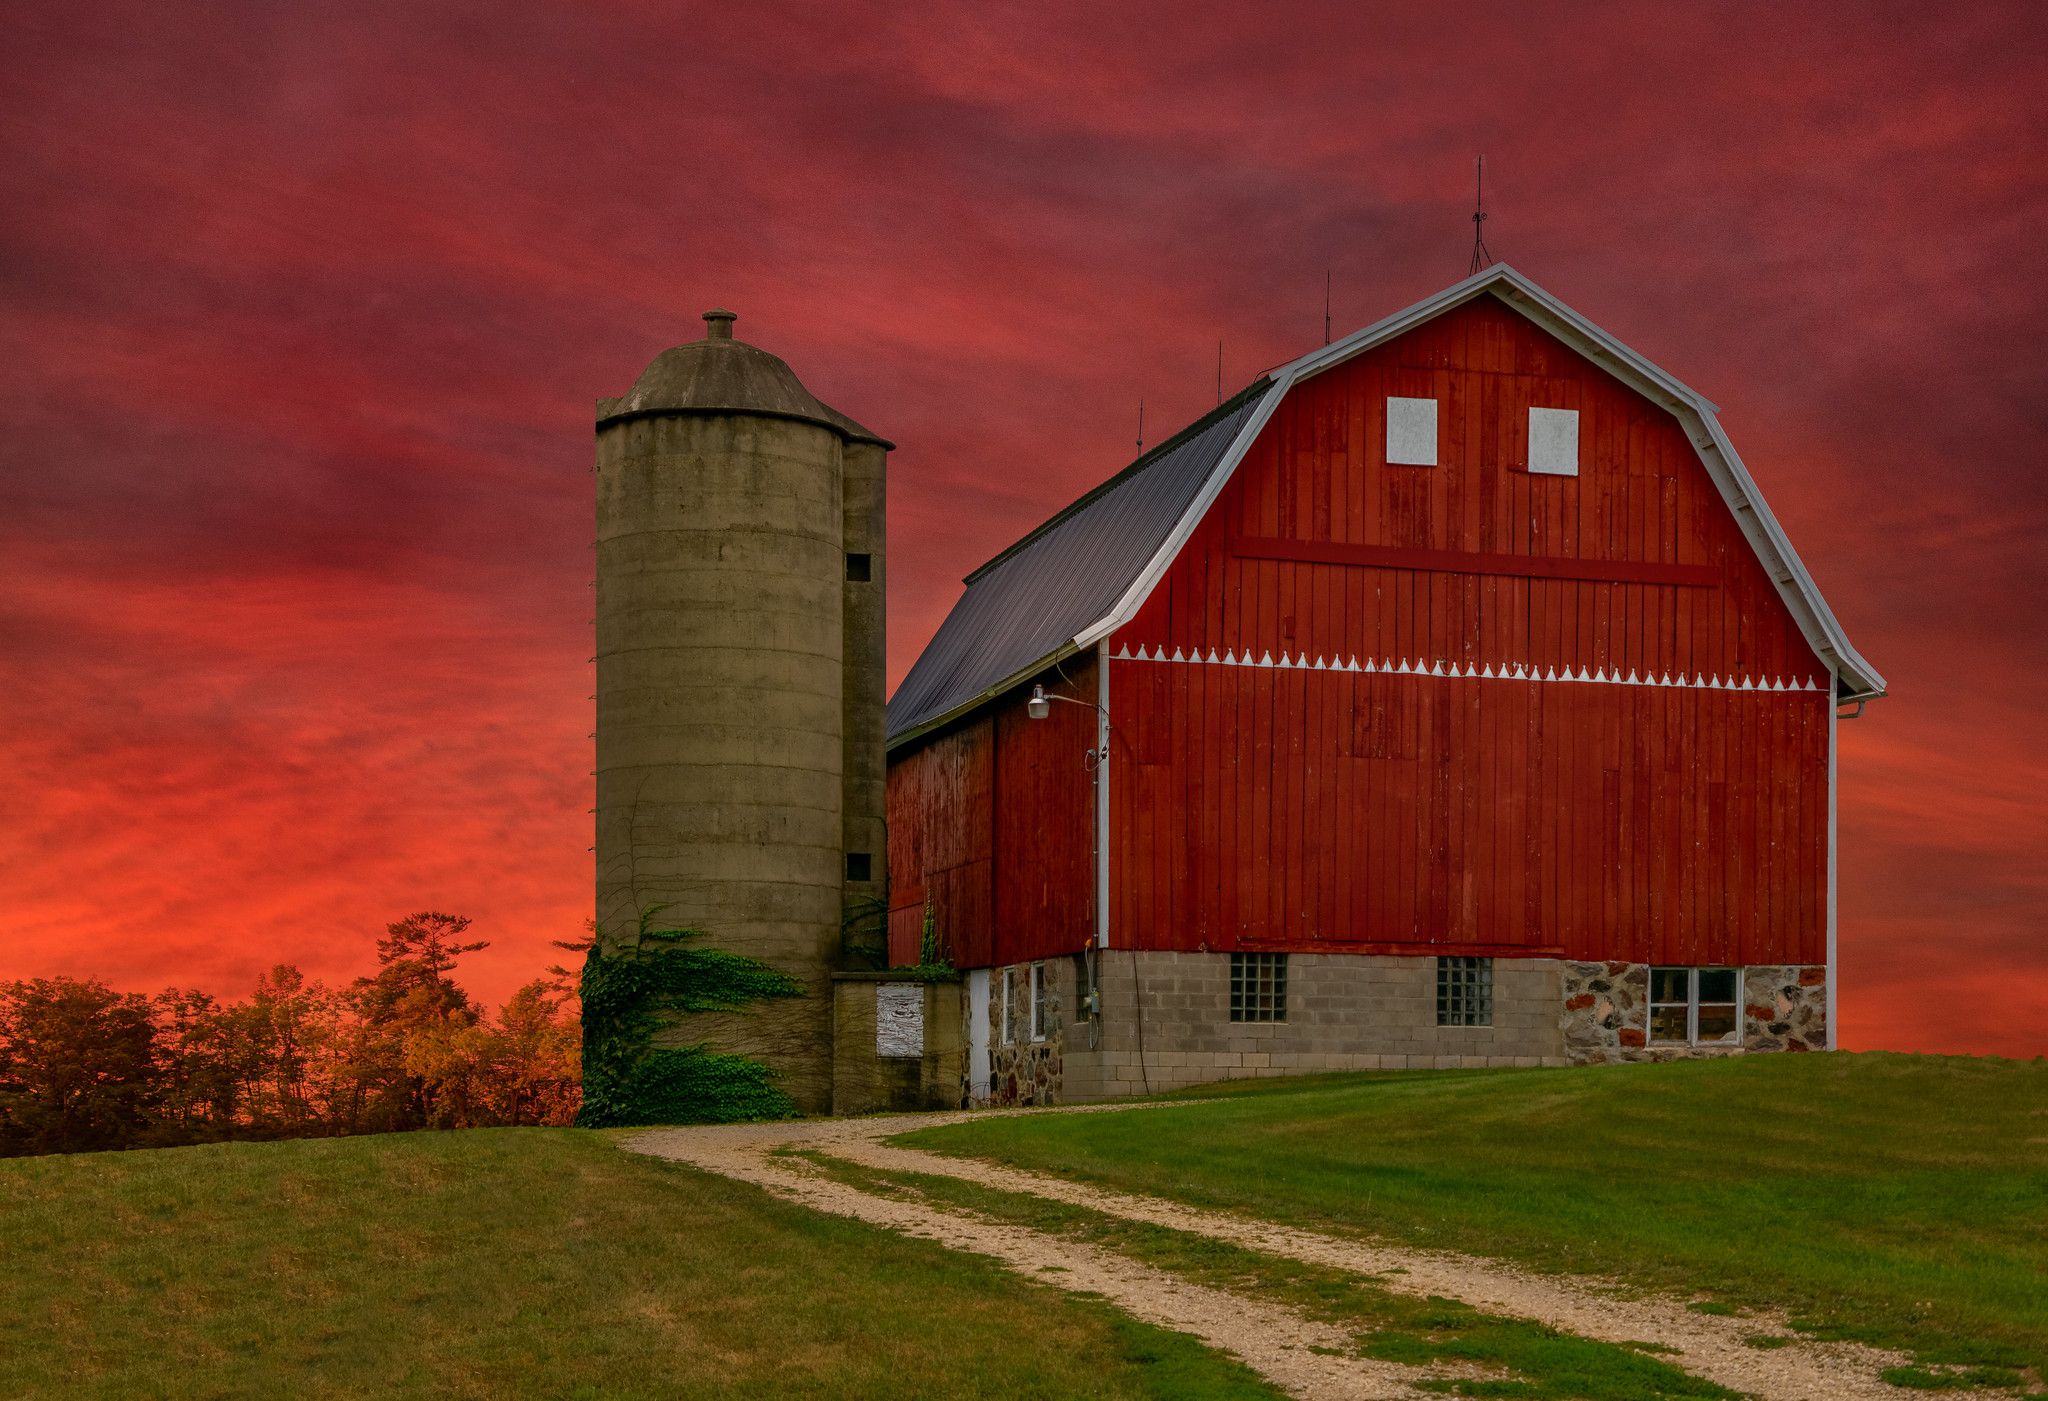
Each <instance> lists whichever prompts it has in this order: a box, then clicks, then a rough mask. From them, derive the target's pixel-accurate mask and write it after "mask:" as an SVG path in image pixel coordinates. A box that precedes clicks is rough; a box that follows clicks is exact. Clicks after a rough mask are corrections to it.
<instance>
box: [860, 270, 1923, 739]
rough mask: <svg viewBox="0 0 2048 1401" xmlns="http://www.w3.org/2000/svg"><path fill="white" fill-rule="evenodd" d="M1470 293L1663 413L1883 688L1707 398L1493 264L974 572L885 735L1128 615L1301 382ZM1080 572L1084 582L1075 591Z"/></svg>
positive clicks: (1821, 618) (946, 716)
mask: <svg viewBox="0 0 2048 1401" xmlns="http://www.w3.org/2000/svg"><path fill="white" fill-rule="evenodd" d="M1479 297H1492V298H1494V299H1496V300H1498V301H1499V302H1501V303H1502V304H1503V305H1505V306H1507V307H1508V308H1510V309H1512V310H1514V311H1515V312H1517V313H1519V314H1520V315H1522V316H1524V317H1526V318H1527V319H1528V320H1530V321H1531V322H1533V323H1534V324H1536V325H1537V326H1539V327H1541V328H1542V329H1543V330H1545V331H1547V332H1549V333H1550V334H1551V335H1553V336H1555V337H1556V338H1557V339H1558V340H1560V341H1562V342H1563V343H1564V344H1565V345H1567V346H1568V347H1570V348H1571V349H1572V350H1574V351H1576V352H1578V353H1579V354H1581V355H1583V356H1584V357H1585V358H1586V359H1587V360H1589V361H1590V362H1592V363H1593V364H1595V365H1597V366H1599V367H1600V368H1601V369H1603V370H1605V371H1606V372H1607V373H1609V374H1611V375H1613V376H1614V377H1615V378H1616V379H1618V380H1620V381H1621V382H1622V383H1624V384H1626V385H1628V386H1629V387H1630V388H1632V389H1635V390H1636V391H1637V392H1639V393H1641V394H1643V395H1644V396H1645V397H1647V398H1649V399H1650V400H1651V401H1652V402H1653V403H1656V404H1658V405H1660V406H1662V407H1664V408H1665V409H1667V410H1669V411H1670V412H1671V413H1672V414H1673V415H1674V416H1675V417H1676V418H1677V419H1678V420H1679V423H1680V425H1681V426H1682V427H1683V428H1684V430H1685V433H1686V437H1687V439H1688V440H1689V441H1690V443H1691V444H1692V447H1693V449H1694V451H1695V452H1696V453H1697V454H1698V457H1699V460H1700V462H1701V465H1702V466H1703V467H1705V469H1706V471H1707V474H1708V476H1709V477H1710V478H1711V479H1712V480H1713V482H1714V485H1715V487H1716V488H1717V489H1718V490H1719V492H1720V494H1721V496H1722V498H1723V499H1724V500H1725V501H1726V503H1727V505H1728V507H1729V509H1730V511H1731V512H1732V513H1733V515H1734V517H1735V520H1736V522H1737V523H1738V525H1739V526H1740V528H1741V530H1742V532H1743V535H1744V537H1745V538H1746V540H1747V541H1748V543H1749V545H1750V547H1751V549H1752V550H1753V551H1754V552H1755V554H1756V556H1757V558H1758V560H1759V562H1760V563H1761V564H1762V565H1763V567H1764V570H1765V572H1766V573H1767V574H1768V575H1769V577H1770V579H1771V581H1772V584H1773V585H1774V586H1775V588H1776V589H1777V591H1778V593H1779V595H1780V597H1781V598H1782V599H1783V600H1784V602H1785V604H1786V606H1787V608H1788V609H1789V610H1790V612H1791V614H1792V617H1793V618H1794V620H1795V621H1796V622H1797V623H1798V625H1799V628H1800V631H1801V633H1802V634H1803V635H1804V637H1805V638H1806V641H1807V642H1808V644H1809V645H1810V646H1812V648H1813V650H1814V651H1815V653H1816V654H1818V655H1819V657H1820V658H1821V659H1822V661H1823V663H1824V664H1825V665H1826V666H1827V667H1828V668H1829V670H1830V671H1832V672H1833V673H1834V675H1835V676H1836V678H1837V682H1836V688H1837V694H1838V696H1840V697H1842V698H1843V699H1864V698H1873V697H1876V696H1880V695H1882V694H1884V690H1885V681H1884V677H1883V676H1882V675H1880V674H1879V673H1878V671H1877V670H1876V669H1875V668H1874V667H1872V666H1871V665H1870V663H1869V662H1867V661H1866V660H1864V658H1863V656H1862V655H1861V654H1860V653H1858V652H1857V651H1856V649H1855V648H1854V647H1853V646H1852V645H1851V644H1850V642H1849V640H1848V637H1847V635H1846V634H1845V633H1844V631H1843V629H1842V626H1841V624H1840V622H1839V621H1837V620H1836V618H1835V615H1834V613H1833V611H1832V610H1831V609H1830V608H1829V607H1828V605H1827V602H1826V600H1825V599H1823V598H1822V597H1821V594H1820V590H1819V588H1818V586H1817V585H1816V584H1815V583H1814V581H1813V577H1812V576H1811V575H1810V574H1809V573H1808V572H1807V570H1806V567H1805V565H1804V564H1803V563H1802V562H1801V560H1800V558H1799V555H1798V552H1797V551H1795V550H1794V549H1793V548H1792V543H1791V541H1790V540H1789V539H1788V538H1787V537H1786V535H1785V532H1784V529H1783V527H1781V526H1780V525H1779V524H1778V521H1777V518H1776V517H1775V516H1774V515H1773V514H1772V513H1771V509H1770V507H1769V505H1768V504H1766V503H1765V501H1764V498H1763V494H1762V492H1761V491H1760V490H1759V489H1758V487H1757V485H1756V482H1755V480H1754V479H1753V478H1752V477H1751V476H1750V474H1749V471H1748V469H1747V468H1746V467H1745V466H1744V465H1743V462H1742V459H1741V457H1740V456H1739V455H1738V454H1737V453H1736V451H1735V447H1734V445H1733V443H1731V442H1730V441H1729V439H1728V436H1727V434H1726V432H1725V431H1724V430H1723V429H1722V428H1721V425H1720V422H1719V419H1718V417H1717V412H1718V410H1717V408H1716V406H1715V405H1714V404H1713V403H1712V401H1710V400H1708V399H1707V398H1706V397H1705V396H1704V395H1701V394H1699V393H1697V392H1696V391H1695V390H1693V389H1692V388H1691V387H1690V386H1688V385H1686V384H1685V383H1684V382H1683V381H1681V380H1679V379H1678V378H1677V377H1676V376H1674V375H1672V374H1670V373H1669V372H1668V371H1666V370H1664V369H1662V368H1661V367H1659V366H1658V365H1656V364H1654V363H1653V362H1651V361H1650V360H1649V359H1647V358H1646V357H1644V356H1642V355H1640V354H1638V353H1637V352H1636V351H1634V350H1632V349H1631V348H1629V347H1628V346H1626V345H1624V344H1622V343H1621V342H1620V341H1618V340H1616V339H1615V338H1614V337H1613V336H1611V335H1609V334H1608V333H1607V332H1606V331H1604V330H1602V329H1601V328H1600V327H1598V326H1596V325H1594V324H1593V323H1592V322H1591V321H1589V320H1587V319H1586V318H1585V317H1583V316H1581V315H1579V313H1577V312H1575V311H1573V310H1572V309H1571V308H1570V307H1568V306H1566V305H1565V304H1564V303H1563V302H1561V301H1559V300H1557V298H1555V297H1553V296H1551V295H1550V294H1549V293H1548V292H1546V291H1544V290H1543V289H1542V288H1541V287H1539V286H1537V285H1536V284H1535V283H1534V282H1532V281H1530V280H1529V279H1528V278H1527V277H1525V276H1523V275H1522V274H1521V273H1520V272H1518V271H1516V270H1515V269H1514V268H1513V267H1511V266H1509V265H1508V264H1506V263H1496V264H1494V265H1493V266H1491V267H1488V268H1485V269H1483V270H1481V271H1480V272H1477V273H1474V274H1473V275H1472V276H1470V277H1467V278H1465V279H1463V280H1462V281H1459V282H1456V283H1453V284H1452V285H1451V286H1449V287H1446V288H1444V289H1443V290H1442V291H1441V292H1438V293H1436V294H1435V295H1434V296H1431V297H1427V298H1424V299H1423V300H1422V301H1419V302H1416V303H1415V304H1414V305H1412V306H1409V307H1406V308H1404V309H1402V310H1400V311H1397V312H1395V313H1394V314H1393V315H1391V316H1388V317H1385V318H1383V319H1382V320H1380V321H1376V322H1374V323H1373V324H1372V325H1370V326H1366V327H1364V328H1362V329H1360V330H1358V331H1355V332H1353V333H1352V334H1350V335H1348V336H1345V337H1342V338H1340V339H1338V340H1336V341H1333V342H1331V343H1330V344H1329V345H1326V346H1321V347H1319V348H1317V349H1316V350H1314V351H1311V352H1310V353H1309V354H1307V355H1304V356H1301V357H1300V358H1299V359H1296V360H1293V361H1291V362H1289V363H1287V364H1285V365H1282V366H1280V367H1279V368H1278V369H1275V370H1273V371H1271V372H1270V373H1269V374H1267V375H1263V376H1261V377H1260V378H1259V380H1257V381H1255V382H1254V383H1253V384H1252V385H1251V386H1250V387H1248V388H1247V389H1246V390H1245V391H1243V392H1242V393H1240V394H1239V395H1238V396H1237V397H1236V398H1234V399H1233V400H1231V401H1230V402H1229V403H1228V404H1226V405H1223V406H1220V407H1219V409H1218V410H1217V411H1216V412H1213V413H1211V414H1209V415H1207V416H1205V417H1204V418H1202V419H1200V420H1197V422H1196V423H1195V424H1192V425H1190V427H1189V428H1188V429H1185V430H1183V431H1182V432H1181V433H1180V434H1177V435H1175V437H1174V438H1172V439H1170V440H1169V441H1168V442H1167V443H1164V444H1162V445H1161V446H1160V448H1158V449H1155V450H1154V451H1153V452H1152V453H1148V454H1146V455H1145V456H1143V457H1141V458H1139V459H1138V460H1137V461H1136V462H1134V463H1132V464H1131V465H1130V467H1128V468H1126V469H1125V470H1124V471H1123V472H1121V473H1119V474H1118V475H1117V476H1115V477H1113V478H1111V479H1110V480H1109V481H1108V482H1105V483H1104V484H1103V485H1102V486H1100V487H1097V488H1096V489H1095V490H1094V491H1092V492H1090V493H1088V494H1087V495H1085V496H1083V497H1082V498H1080V499H1079V500H1078V501H1076V502H1074V503H1073V504H1072V505H1071V506H1069V507H1067V508H1066V509H1065V510H1063V511H1061V512H1059V513H1058V514H1057V515H1055V516H1054V517H1052V519H1050V520H1048V521H1047V522H1046V523H1045V524H1043V525H1041V526H1039V527H1038V528H1037V529H1036V530H1034V531H1032V532H1031V533H1030V534H1028V535H1026V536H1025V537H1024V538H1023V539H1022V540H1020V541H1018V542H1017V543H1016V544H1015V545H1013V546H1011V547H1010V548H1009V549H1008V550H1006V551H1004V552H1003V553H1002V554H1000V555H998V556H996V557H995V558H994V559H993V560H991V561H989V562H988V563H987V564H985V565H983V566H982V567H981V568H980V569H978V570H976V571H975V572H974V573H973V574H971V575H969V576H968V580H967V585H968V587H967V592H966V593H965V594H964V595H963V596H962V597H961V598H960V600H959V601H958V602H957V603H955V605H954V607H953V610H952V612H951V613H950V614H948V616H947V618H946V620H945V622H944V623H942V624H941V625H940V628H939V631H938V632H937V633H936V634H934V635H933V638H932V640H931V642H930V643H929V644H928V645H927V646H926V648H925V650H924V653H923V654H922V655H920V656H919V658H918V660H917V662H916V664H915V665H914V666H912V668H911V671H910V674H909V675H907V676H906V677H905V678H904V680H903V684H902V685H901V686H900V687H898V689H897V693H896V695H895V696H893V697H891V699H890V702H889V726H888V728H889V744H890V746H891V747H892V748H893V747H895V746H898V745H900V744H903V743H906V742H908V741H910V740H912V739H914V738H916V737H917V736H918V735H921V734H924V733H926V732H927V731H930V730H932V729H935V728H937V727H939V726H941V725H944V724H947V723H949V722H951V721H952V720H954V719H957V718H959V717H961V716H963V715H965V714H967V713H968V712H970V711H972V710H974V709H976V708H977V707H979V706H980V705H982V704H984V703H985V702H987V701H989V700H991V699H993V698H994V697H995V696H997V695H999V694H1001V693H1002V692H1003V691H1004V690H1006V689H1007V688H1008V687H1010V686H1013V685H1016V684H1018V683H1019V682H1021V681H1022V680H1024V679H1025V678H1027V677H1029V676H1030V675H1031V674H1033V673H1034V672H1036V671H1038V670H1041V669H1043V668H1044V667H1046V666H1048V665H1051V664H1052V663H1054V662H1056V661H1058V660H1059V659H1061V658H1063V657H1066V656H1070V655H1072V654H1073V653H1075V652H1078V651H1081V650H1083V649H1086V648H1089V647H1092V646H1094V645H1095V644H1096V643H1098V642H1100V641H1101V640H1102V639H1104V638H1106V637H1108V636H1109V635H1110V634H1112V633H1113V632H1115V631H1116V630H1117V629H1118V628H1120V627H1122V626H1123V625H1124V624H1126V623H1128V622H1129V621H1131V619H1132V618H1134V617H1136V616H1137V613H1138V610H1139V609H1140V608H1142V607H1143V606H1144V603H1145V600H1146V599H1147V598H1148V597H1150V595H1151V593H1152V590H1153V589H1154V588H1155V587H1156V586H1157V585H1158V583H1159V582H1160V580H1161V579H1162V578H1163V577H1164V576H1165V574H1166V571H1167V570H1168V568H1169V567H1170V566H1171V565H1172V563H1173V561H1174V559H1175V558H1176V557H1177V556H1178V555H1179V553H1180V551H1181V549H1182V547H1183V546H1184V545H1185V544H1186V543H1187V541H1188V538H1189V537H1190V536H1191V535H1192V534H1193V533H1194V530H1195V527H1196V526H1197V525H1198V524H1200V522H1201V520H1202V518H1203V516H1204V515H1205V514H1206V513H1207V511H1208V509H1209V507H1210V506H1211V505H1212V504H1214V502H1215V500H1216V498H1217V496H1218V495H1219V494H1220V493H1221V492H1222V490H1223V487H1224V486H1225V485H1226V484H1227V483H1228V482H1229V480H1230V478H1231V475H1232V473H1233V472H1234V471H1235V470H1236V468H1237V466H1238V464H1239V463H1240V462H1241V461H1242V460H1243V459H1244V457H1245V455H1246V453H1247V452H1249V451H1250V449H1251V446H1252V444H1253V443H1254V442H1255V441H1256V440H1257V439H1258V436H1259V433H1260V431H1261V430H1262V429H1263V428H1264V427H1265V425H1266V422H1267V420H1268V419H1270V418H1271V417H1272V415H1273V412H1274V410H1275V409H1277V408H1278V407H1279V405H1280V403H1281V401H1282V400H1283V399H1285V397H1286V396H1287V394H1288V393H1289V391H1290V390H1292V388H1293V387H1294V386H1295V385H1296V384H1297V383H1299V382H1301V381H1303V380H1306V379H1309V378H1311V377H1313V376H1315V375H1317V374H1320V373H1322V372H1323V371H1325V370H1328V369H1331V368H1332V367H1334V366H1336V365H1339V364H1342V363H1343V362H1344V361H1346V360H1349V359H1351V358H1352V357H1353V356H1356V355H1360V354H1363V353H1364V352H1365V351H1368V350H1370V349H1372V348H1373V347H1375V346H1378V345H1381V344H1383V343H1385V342H1386V341H1389V340H1391V339H1393V338H1394V337H1396V336H1399V335H1401V334H1403V333H1405V332H1407V331H1410V330H1413V329H1414V328H1415V327H1418V326H1421V325H1423V324H1424V323H1426V322H1428V321H1431V320H1433V319H1434V318H1436V317H1438V316H1441V315H1443V314H1444V313H1446V312H1448V311H1451V310H1452V309H1454V308H1456V307H1459V306H1462V305H1464V304H1466V303H1467V302H1470V301H1473V300H1474V299H1476V298H1479ZM1108 539H1115V540H1117V541H1119V542H1120V545H1119V546H1108V545H1106V544H1105V541H1106V540H1108ZM1049 579H1059V580H1063V581H1066V584H1067V587H1065V589H1064V592H1063V593H1062V595H1061V596H1060V597H1059V598H1057V599H1053V600H1048V598H1047V597H1046V595H1045V594H1044V592H1043V589H1044V586H1045V582H1046V581H1047V580H1049ZM1076 580H1079V581H1080V582H1082V583H1083V584H1085V585H1086V587H1082V588H1078V589H1076V588H1074V587H1072V585H1073V583H1074V582H1075V581H1076ZM1048 602H1051V603H1053V604H1054V606H1051V607H1048V606H1047V605H1048Z"/></svg>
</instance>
